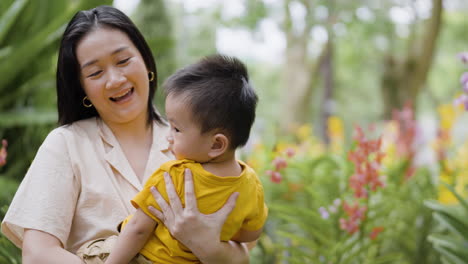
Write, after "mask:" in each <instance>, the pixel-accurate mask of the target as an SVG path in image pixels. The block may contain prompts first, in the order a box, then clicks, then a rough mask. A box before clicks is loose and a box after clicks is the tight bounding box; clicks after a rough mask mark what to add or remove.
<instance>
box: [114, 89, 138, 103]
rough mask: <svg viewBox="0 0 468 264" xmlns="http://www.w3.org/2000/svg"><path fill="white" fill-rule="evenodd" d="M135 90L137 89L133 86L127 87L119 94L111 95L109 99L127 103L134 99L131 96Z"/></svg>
mask: <svg viewBox="0 0 468 264" xmlns="http://www.w3.org/2000/svg"><path fill="white" fill-rule="evenodd" d="M134 91H135V89H134V88H133V87H132V88H130V89H126V90H123V91H121V92H119V93H118V94H116V95H114V96H112V97H110V98H109V99H110V100H111V101H112V102H115V103H126V102H128V101H130V100H131V99H132V98H131V97H132V95H133V92H134Z"/></svg>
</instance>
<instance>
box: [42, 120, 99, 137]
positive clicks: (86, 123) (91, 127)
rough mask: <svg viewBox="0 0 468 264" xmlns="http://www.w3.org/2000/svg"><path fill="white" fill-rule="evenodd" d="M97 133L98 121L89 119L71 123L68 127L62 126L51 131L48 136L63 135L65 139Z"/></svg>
mask: <svg viewBox="0 0 468 264" xmlns="http://www.w3.org/2000/svg"><path fill="white" fill-rule="evenodd" d="M98 131H99V119H98V118H96V117H91V118H88V119H83V120H80V121H76V122H73V123H71V124H69V125H63V126H60V127H57V128H55V129H53V130H52V131H51V132H50V133H49V136H55V135H64V136H66V137H70V136H74V135H83V134H97V133H98Z"/></svg>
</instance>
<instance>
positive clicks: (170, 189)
mask: <svg viewBox="0 0 468 264" xmlns="http://www.w3.org/2000/svg"><path fill="white" fill-rule="evenodd" d="M164 182H165V183H166V191H167V196H168V197H169V203H170V207H171V209H172V211H173V212H174V214H176V215H178V214H179V213H181V212H182V203H181V202H180V199H179V196H178V195H177V192H176V191H175V188H174V183H173V182H172V178H171V176H170V175H169V173H167V172H165V173H164Z"/></svg>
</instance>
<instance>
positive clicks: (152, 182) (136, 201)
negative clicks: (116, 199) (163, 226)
mask: <svg viewBox="0 0 468 264" xmlns="http://www.w3.org/2000/svg"><path fill="white" fill-rule="evenodd" d="M163 173H164V171H163V170H161V169H158V170H157V171H156V172H154V173H153V175H151V177H150V178H149V179H148V180H147V181H146V183H145V186H144V187H143V190H141V191H140V192H139V193H138V194H137V195H136V196H135V197H134V198H133V199H132V200H131V203H132V205H133V206H134V207H135V208H141V210H142V211H143V212H145V214H147V215H148V216H149V217H151V218H152V219H153V220H155V221H157V222H159V220H158V219H157V218H156V217H155V216H154V215H153V214H151V212H150V211H149V210H148V206H150V205H151V206H153V207H154V208H156V209H158V210H161V207H159V205H158V203H156V200H155V199H154V197H153V194H152V193H151V191H150V188H151V187H152V186H155V187H156V188H157V189H158V191H159V192H160V193H161V194H162V191H163V189H164V192H165V190H166V186H165V184H164V176H163Z"/></svg>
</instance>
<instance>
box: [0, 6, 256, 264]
mask: <svg viewBox="0 0 468 264" xmlns="http://www.w3.org/2000/svg"><path fill="white" fill-rule="evenodd" d="M155 91H156V66H155V63H154V59H153V55H152V53H151V51H150V49H149V47H148V45H147V43H146V41H145V40H144V38H143V36H142V35H141V33H140V32H139V31H138V29H137V28H136V27H135V25H134V24H133V23H132V22H131V21H130V19H129V18H128V17H127V16H126V15H125V14H123V13H122V12H120V11H119V10H117V9H115V8H113V7H108V6H100V7H97V8H94V9H91V10H88V11H80V12H78V13H77V14H76V15H75V16H74V17H73V18H72V20H71V21H70V23H69V24H68V26H67V28H66V29H65V32H64V35H63V38H62V42H61V45H60V50H59V58H58V66H57V100H58V103H57V105H58V113H59V123H60V125H62V126H61V127H59V128H56V129H54V130H53V131H52V132H51V133H50V134H49V135H48V136H47V138H46V139H45V141H44V142H43V144H42V146H41V147H40V149H39V150H38V153H37V155H36V157H35V159H34V161H33V163H32V164H31V167H30V169H29V171H28V173H27V174H26V176H25V178H24V180H23V182H22V183H21V185H20V187H19V188H18V191H17V193H16V195H15V197H14V199H13V201H12V203H11V205H10V208H9V210H8V212H7V214H6V216H5V219H4V222H3V223H2V231H3V232H4V233H5V235H6V236H7V237H8V238H9V239H10V240H12V241H13V242H14V243H15V244H16V245H17V246H19V247H22V249H23V263H25V264H28V263H48V264H50V263H82V260H81V259H80V258H79V257H77V256H76V255H75V254H76V251H77V250H78V248H80V247H81V246H82V245H83V244H85V243H86V242H89V241H93V240H96V239H99V238H105V237H108V236H110V235H114V234H116V225H117V224H118V223H119V222H120V221H121V220H122V219H124V218H125V216H126V215H128V214H129V213H132V212H133V210H134V209H133V208H132V206H131V205H130V203H129V200H130V199H131V198H133V196H134V195H135V194H136V193H137V192H138V191H139V190H140V189H141V188H142V184H143V183H144V182H145V181H146V177H148V176H149V175H150V174H151V172H153V171H154V170H155V169H157V168H158V167H159V165H160V164H162V163H164V162H165V161H167V160H170V159H172V158H173V157H172V154H171V153H169V151H168V149H167V147H168V145H167V141H166V139H165V137H166V134H167V132H168V128H167V126H166V125H165V124H164V122H163V120H162V119H161V118H160V117H159V115H158V113H157V112H156V111H155V109H154V108H153V105H152V100H153V97H154V93H155ZM186 179H187V188H186V190H187V193H186V200H187V205H186V208H182V206H181V204H180V200H179V199H178V198H177V196H176V194H175V192H174V191H172V192H171V190H173V187H172V185H171V184H172V183H171V182H166V185H167V189H168V191H169V197H170V201H169V202H170V205H169V204H166V203H165V202H164V201H161V200H160V199H158V203H159V204H160V205H161V208H162V212H160V211H156V210H155V209H154V208H153V209H152V213H153V214H154V215H155V216H156V217H158V218H159V219H161V220H162V221H163V222H164V224H165V225H166V226H167V227H168V228H169V230H170V231H171V234H172V235H173V236H174V237H175V238H177V239H178V240H179V241H181V242H182V243H183V244H184V245H186V246H187V247H188V248H190V249H191V250H192V251H193V252H194V254H195V255H196V256H197V257H198V258H200V260H201V261H202V262H203V263H248V253H247V249H246V247H245V246H244V245H240V244H236V243H235V242H228V243H223V242H219V237H220V231H221V227H222V224H223V222H224V220H225V219H226V217H227V215H228V214H229V212H230V211H231V210H232V208H233V207H234V205H235V199H236V197H237V196H236V194H234V195H232V196H231V198H230V199H229V200H228V202H227V203H226V205H225V206H224V207H223V208H222V209H221V210H220V211H218V212H217V213H215V214H212V215H202V214H200V213H199V211H198V209H197V207H196V201H195V200H194V199H195V198H194V196H193V187H191V186H192V185H191V183H192V182H191V176H190V173H187V175H186ZM155 195H156V196H158V195H157V194H155ZM158 197H159V196H158ZM202 230H203V231H202ZM88 244H89V243H88ZM88 244H86V245H88Z"/></svg>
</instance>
